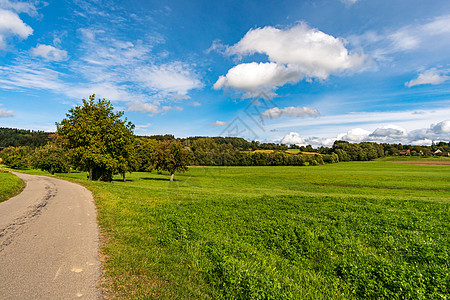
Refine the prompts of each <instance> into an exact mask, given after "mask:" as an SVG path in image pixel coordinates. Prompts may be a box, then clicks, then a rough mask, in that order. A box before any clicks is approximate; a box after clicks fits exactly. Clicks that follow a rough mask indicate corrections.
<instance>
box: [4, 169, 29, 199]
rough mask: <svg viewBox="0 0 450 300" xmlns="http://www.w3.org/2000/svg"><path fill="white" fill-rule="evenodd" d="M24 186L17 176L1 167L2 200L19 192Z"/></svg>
mask: <svg viewBox="0 0 450 300" xmlns="http://www.w3.org/2000/svg"><path fill="white" fill-rule="evenodd" d="M24 186H25V184H24V183H23V181H22V180H20V179H19V178H18V177H17V176H14V175H12V174H11V173H8V172H6V171H4V170H2V169H0V202H3V201H5V200H7V199H9V198H11V197H13V196H15V195H17V194H19V193H20V192H21V191H22V189H23V188H24Z"/></svg>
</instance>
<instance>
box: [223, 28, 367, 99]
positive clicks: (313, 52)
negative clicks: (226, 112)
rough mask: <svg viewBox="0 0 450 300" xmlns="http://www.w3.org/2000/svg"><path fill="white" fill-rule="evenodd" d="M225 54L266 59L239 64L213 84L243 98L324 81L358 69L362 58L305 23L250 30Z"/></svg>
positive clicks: (340, 40)
mask: <svg viewBox="0 0 450 300" xmlns="http://www.w3.org/2000/svg"><path fill="white" fill-rule="evenodd" d="M225 52H226V53H227V54H229V55H236V56H238V57H242V56H248V55H252V54H255V53H258V54H264V55H266V56H267V58H268V60H269V62H266V63H263V62H260V63H257V62H253V63H245V64H239V65H237V66H235V67H233V68H232V69H230V70H229V71H228V73H227V74H226V75H224V76H220V77H219V79H218V80H217V82H216V83H215V84H214V88H215V89H223V88H232V89H236V90H239V91H243V92H244V93H245V94H244V97H250V96H252V95H255V94H256V93H258V92H261V91H263V92H268V91H274V90H275V89H276V88H277V87H280V86H283V85H285V84H295V83H297V82H298V81H300V80H302V79H305V78H307V79H313V78H316V79H327V78H328V77H329V76H330V75H331V74H337V73H341V72H344V71H348V70H354V69H356V68H358V67H360V66H361V65H362V64H363V62H364V59H365V56H364V55H362V54H355V53H350V52H349V51H348V49H347V48H346V47H345V41H344V40H343V39H340V38H335V37H333V36H331V35H328V34H326V33H324V32H322V31H320V30H318V29H315V28H311V27H309V26H308V25H307V24H305V23H299V24H297V25H295V26H293V27H290V28H286V29H279V28H275V27H271V26H267V27H263V28H256V29H252V30H250V31H248V32H247V34H246V35H245V36H244V37H243V38H242V39H241V40H240V41H239V42H238V43H237V44H235V45H233V46H231V47H228V48H227V50H226V51H225Z"/></svg>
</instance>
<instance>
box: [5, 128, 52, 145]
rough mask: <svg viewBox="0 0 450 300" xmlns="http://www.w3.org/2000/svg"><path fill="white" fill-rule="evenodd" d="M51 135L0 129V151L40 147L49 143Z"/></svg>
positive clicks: (39, 132)
mask: <svg viewBox="0 0 450 300" xmlns="http://www.w3.org/2000/svg"><path fill="white" fill-rule="evenodd" d="M50 136H51V133H48V132H43V131H32V130H24V129H15V128H0V149H1V148H4V147H11V146H12V147H19V146H28V147H40V146H44V145H46V144H47V143H48V142H49V137H50Z"/></svg>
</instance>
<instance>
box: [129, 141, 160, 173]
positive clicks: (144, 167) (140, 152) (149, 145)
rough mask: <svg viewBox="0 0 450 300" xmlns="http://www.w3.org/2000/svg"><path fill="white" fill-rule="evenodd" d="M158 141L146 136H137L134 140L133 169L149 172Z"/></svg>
mask: <svg viewBox="0 0 450 300" xmlns="http://www.w3.org/2000/svg"><path fill="white" fill-rule="evenodd" d="M159 144H160V142H159V141H158V140H157V139H153V138H148V137H137V138H136V139H135V141H134V149H135V151H136V154H135V161H136V164H135V166H134V171H139V172H150V171H151V170H152V169H153V160H154V159H153V156H154V152H155V149H156V148H157V147H158V145H159Z"/></svg>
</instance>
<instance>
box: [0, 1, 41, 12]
mask: <svg viewBox="0 0 450 300" xmlns="http://www.w3.org/2000/svg"><path fill="white" fill-rule="evenodd" d="M0 8H3V9H6V10H12V11H14V12H16V13H18V14H19V13H26V14H28V15H30V16H36V15H37V10H36V6H35V4H33V3H30V2H11V1H9V0H0Z"/></svg>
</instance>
